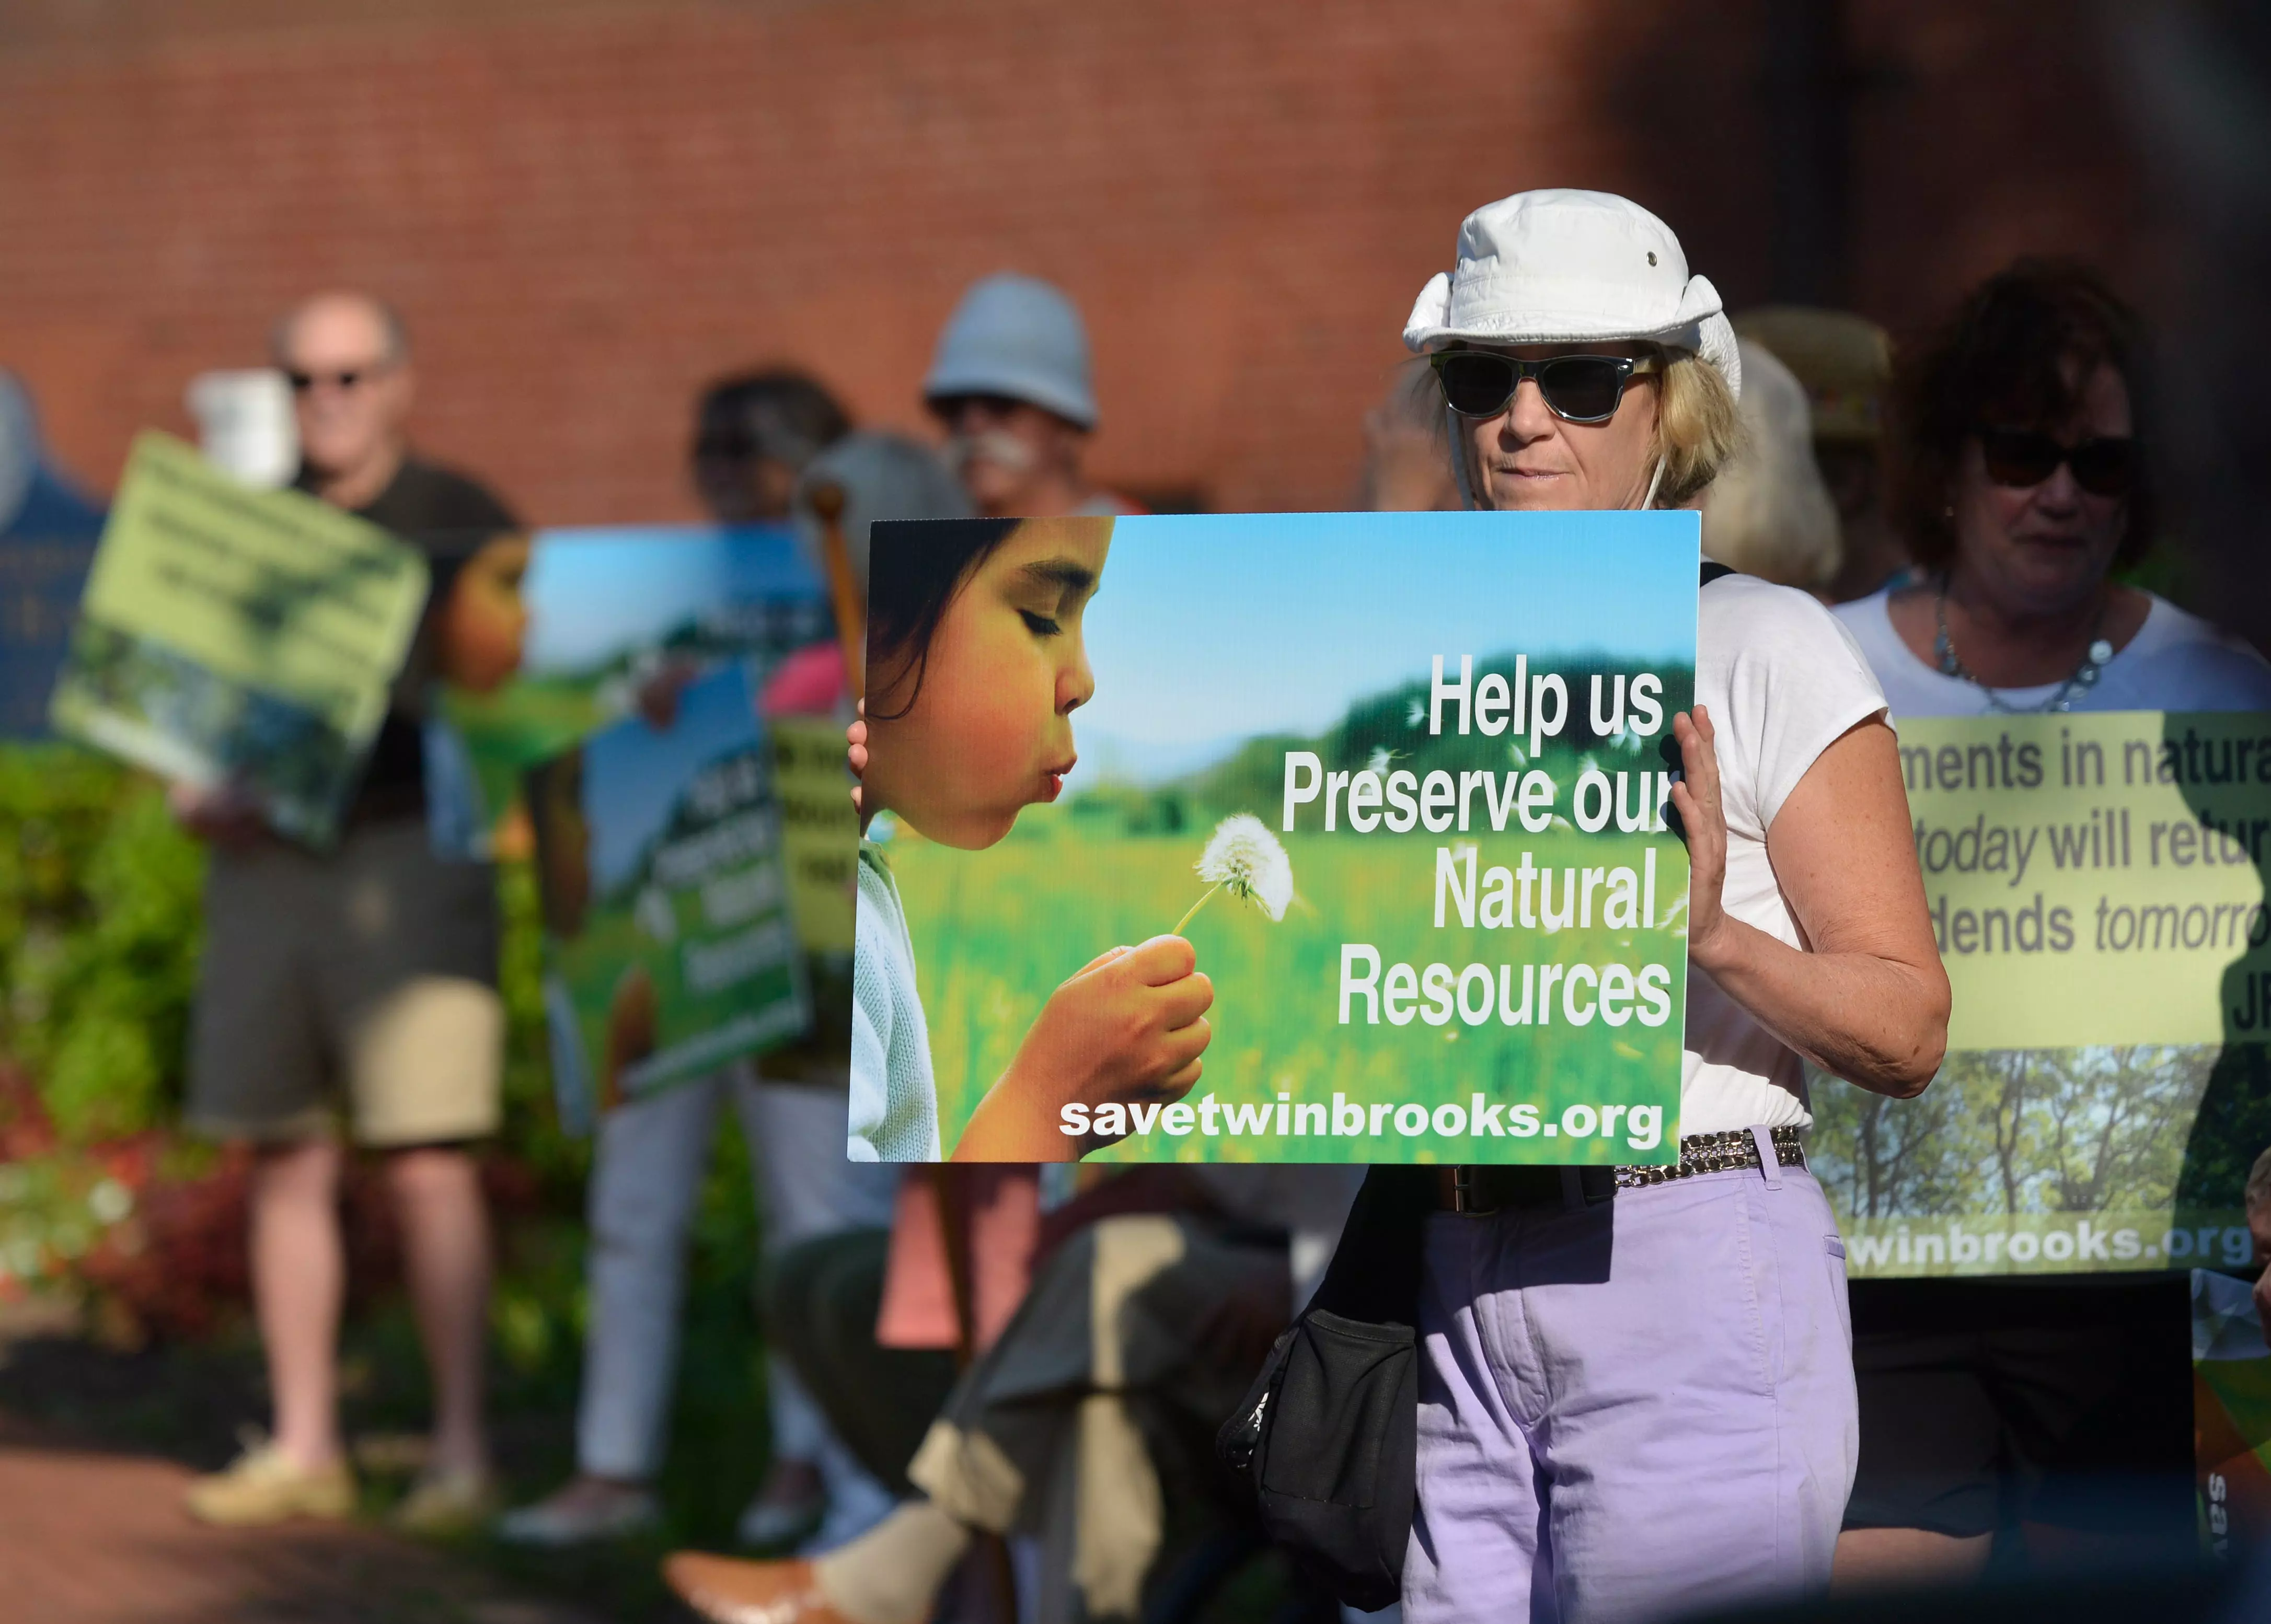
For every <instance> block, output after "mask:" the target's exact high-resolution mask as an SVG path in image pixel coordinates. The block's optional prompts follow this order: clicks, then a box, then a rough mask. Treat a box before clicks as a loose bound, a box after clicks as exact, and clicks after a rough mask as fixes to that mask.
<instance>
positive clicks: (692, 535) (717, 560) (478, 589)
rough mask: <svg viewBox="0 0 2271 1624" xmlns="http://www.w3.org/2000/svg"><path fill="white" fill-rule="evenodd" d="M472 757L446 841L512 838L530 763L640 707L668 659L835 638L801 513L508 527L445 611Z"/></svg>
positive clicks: (464, 747)
mask: <svg viewBox="0 0 2271 1624" xmlns="http://www.w3.org/2000/svg"><path fill="white" fill-rule="evenodd" d="M437 621H438V624H439V636H440V641H441V645H442V648H441V666H442V670H443V674H444V678H445V681H444V683H443V690H442V698H441V704H440V707H439V710H440V714H441V716H442V717H443V720H444V722H445V723H446V730H445V731H444V732H443V733H442V734H441V735H440V736H439V737H438V738H436V740H435V741H434V743H433V748H434V749H436V750H438V751H441V752H443V753H444V754H445V755H446V756H450V757H455V758H457V759H456V760H454V761H453V762H451V763H450V765H451V766H452V767H453V768H455V769H456V770H454V771H446V772H445V773H444V774H443V776H445V777H446V778H447V779H448V780H449V782H450V786H451V789H452V790H453V791H455V797H454V800H453V803H452V804H451V805H448V806H446V807H444V808H443V809H442V811H441V813H440V815H439V818H438V819H437V822H443V821H445V822H446V824H447V827H446V828H445V829H444V828H437V836H436V839H437V844H440V845H442V846H443V847H444V848H448V849H465V851H466V852H467V853H468V855H487V854H489V853H491V852H493V851H495V850H497V849H498V845H497V842H498V840H499V838H500V828H501V827H503V829H505V830H506V831H508V833H507V834H506V835H505V837H504V838H505V845H506V848H507V849H510V846H511V844H512V842H511V839H510V834H509V831H510V827H511V825H510V818H511V816H512V808H513V806H514V804H515V802H516V800H517V797H518V794H519V790H520V779H521V775H522V774H523V773H524V772H525V771H526V770H527V769H528V768H530V767H531V766H532V765H534V764H535V763H536V762H539V761H541V760H545V759H547V757H549V756H552V755H554V754H555V753H558V752H560V751H562V750H563V749H565V748H566V747H567V746H568V745H571V744H574V743H576V742H577V741H578V740H580V739H582V738H585V736H586V735H588V734H590V733H591V732H592V731H593V730H595V729H597V728H599V727H602V726H604V725H606V724H607V723H610V722H612V721H614V720H615V719H616V718H617V717H620V716H624V715H626V714H627V713H628V712H629V710H630V709H631V708H632V707H633V706H634V704H635V703H636V701H637V698H638V695H639V693H640V692H641V689H642V687H643V686H644V685H646V684H647V683H648V682H649V681H650V680H652V679H654V678H655V677H656V676H657V675H658V674H660V673H662V672H664V671H666V668H679V669H681V671H682V670H686V669H699V668H701V667H703V666H705V665H708V664H714V663H715V662H716V661H718V660H719V659H720V658H722V657H726V656H732V657H734V658H748V659H749V660H752V661H753V662H754V663H755V668H756V673H757V679H758V681H759V682H760V684H762V682H763V679H764V677H765V675H766V673H767V672H769V671H771V668H772V667H773V665H774V664H777V663H778V661H779V660H780V659H781V658H782V657H783V656H786V655H787V654H789V653H790V652H793V651H794V650H796V649H802V648H806V647H808V646H810V645H813V644H816V643H823V642H826V641H828V639H829V637H830V627H831V625H832V622H831V619H830V614H829V611H828V598H827V591H826V588H825V586H824V585H823V582H822V579H821V575H820V573H819V570H818V568H817V567H816V566H815V564H814V563H813V562H812V561H811V560H808V558H807V557H806V556H805V553H804V552H803V550H802V548H801V546H800V545H799V543H798V541H797V538H796V533H795V531H794V530H792V529H791V528H790V527H788V526H787V525H785V524H783V525H749V526H736V527H730V528H720V527H718V526H714V525H694V524H656V525H624V526H610V527H596V528H591V529H571V530H538V531H537V532H535V534H534V536H533V538H503V539H502V540H500V541H498V542H495V543H492V544H491V545H490V546H489V547H488V548H485V549H484V550H483V551H482V552H480V553H477V554H476V555H475V556H474V557H473V560H470V561H469V562H468V563H467V565H466V567H465V568H464V569H463V570H462V571H460V572H459V574H458V579H457V581H456V582H454V583H453V584H452V587H451V590H450V599H449V601H448V602H447V603H445V604H443V606H442V610H441V612H440V614H439V615H438V616H437Z"/></svg>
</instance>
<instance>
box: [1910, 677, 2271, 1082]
mask: <svg viewBox="0 0 2271 1624" xmlns="http://www.w3.org/2000/svg"><path fill="white" fill-rule="evenodd" d="M1900 749H1901V766H1902V774H1903V775H1904V776H1905V778H1906V780H1907V784H1908V793H1909V808H1910V817H1911V819H1913V822H1914V827H1915V834H1916V849H1917V863H1918V864H1919V865H1920V866H1921V867H1922V868H1923V870H1924V880H1925V894H1926V897H1927V900H1928V902H1929V906H1930V907H1931V909H1932V929H1933V931H1934V932H1935V934H1936V935H1937V936H1938V938H1939V941H1940V953H1941V955H1942V956H1943V958H1944V960H1945V961H1946V963H1947V968H1948V974H1949V976H1950V977H1951V979H1952V980H1953V981H1954V982H1955V988H1956V997H1955V1013H1954V1017H1953V1019H1952V1020H1950V1022H1949V1024H1948V1047H1949V1048H1950V1049H2044V1048H2073V1047H2077V1046H2081V1045H2086V1044H2092V1043H2220V1042H2224V1041H2225V1040H2226V1038H2227V1037H2230V1036H2252V1035H2256V1034H2260V1033H2261V1032H2262V1031H2263V1030H2264V1025H2265V1020H2266V1015H2267V1008H2266V1005H2265V1002H2264V996H2265V995H2264V993H2263V991H2262V990H2261V989H2262V988H2264V987H2265V986H2266V985H2267V984H2271V980H2267V978H2266V976H2265V975H2264V973H2266V972H2271V914H2267V912H2266V905H2265V896H2264V883H2263V873H2262V867H2261V865H2262V864H2264V863H2265V862H2266V861H2267V860H2271V716H2256V715H2252V714H2245V713H2242V714H2237V715H2192V716H2177V715H2164V714H2163V713H2161V712H2158V711H2112V712H2105V713H2102V714H2098V715H2085V716H1995V717H1986V718H1953V717H1933V718H1926V719H1911V720H1907V721H1903V722H1902V723H1901V725H1900Z"/></svg>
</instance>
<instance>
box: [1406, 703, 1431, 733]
mask: <svg viewBox="0 0 2271 1624" xmlns="http://www.w3.org/2000/svg"><path fill="white" fill-rule="evenodd" d="M1426 720H1427V707H1426V704H1425V703H1423V702H1422V701H1418V700H1413V701H1411V703H1410V704H1408V705H1407V706H1405V707H1404V726H1405V727H1410V728H1416V727H1418V726H1419V725H1420V723H1424V722H1426Z"/></svg>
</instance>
